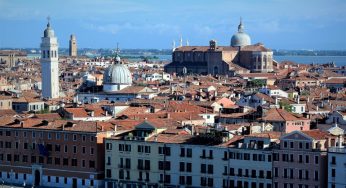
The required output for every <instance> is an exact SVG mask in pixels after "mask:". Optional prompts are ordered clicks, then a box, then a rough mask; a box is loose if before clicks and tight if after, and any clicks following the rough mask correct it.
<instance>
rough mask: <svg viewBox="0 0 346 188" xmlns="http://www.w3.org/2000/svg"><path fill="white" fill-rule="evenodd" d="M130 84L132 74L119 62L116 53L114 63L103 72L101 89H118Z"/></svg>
mask: <svg viewBox="0 0 346 188" xmlns="http://www.w3.org/2000/svg"><path fill="white" fill-rule="evenodd" d="M131 85H132V75H131V72H130V70H129V69H128V68H127V67H126V66H125V65H123V64H121V63H120V57H119V56H118V55H117V56H116V58H115V64H111V65H110V66H109V67H107V69H106V70H105V72H104V74H103V90H104V91H118V90H121V89H123V88H125V87H127V86H131Z"/></svg>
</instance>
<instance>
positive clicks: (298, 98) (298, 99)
mask: <svg viewBox="0 0 346 188" xmlns="http://www.w3.org/2000/svg"><path fill="white" fill-rule="evenodd" d="M297 103H298V104H299V103H300V96H299V95H298V96H297Z"/></svg>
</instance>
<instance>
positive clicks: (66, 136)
mask: <svg viewBox="0 0 346 188" xmlns="http://www.w3.org/2000/svg"><path fill="white" fill-rule="evenodd" d="M64 140H65V141H67V140H68V134H66V133H65V134H64Z"/></svg>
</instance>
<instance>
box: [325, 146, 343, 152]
mask: <svg viewBox="0 0 346 188" xmlns="http://www.w3.org/2000/svg"><path fill="white" fill-rule="evenodd" d="M328 151H329V152H334V153H346V148H345V147H342V148H339V147H330V148H328Z"/></svg>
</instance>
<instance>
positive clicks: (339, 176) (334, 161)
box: [328, 147, 346, 188]
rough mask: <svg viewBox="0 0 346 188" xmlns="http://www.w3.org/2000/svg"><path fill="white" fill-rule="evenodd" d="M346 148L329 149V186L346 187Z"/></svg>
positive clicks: (331, 187)
mask: <svg viewBox="0 0 346 188" xmlns="http://www.w3.org/2000/svg"><path fill="white" fill-rule="evenodd" d="M345 177H346V148H345V147H331V148H329V149H328V188H344V187H346V178H345Z"/></svg>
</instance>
